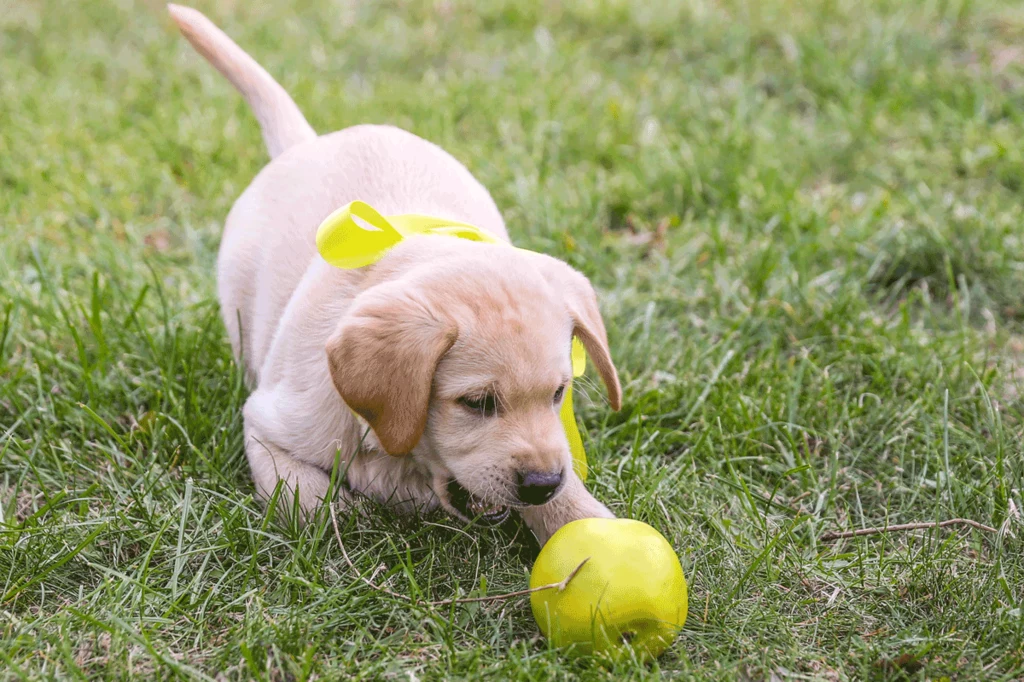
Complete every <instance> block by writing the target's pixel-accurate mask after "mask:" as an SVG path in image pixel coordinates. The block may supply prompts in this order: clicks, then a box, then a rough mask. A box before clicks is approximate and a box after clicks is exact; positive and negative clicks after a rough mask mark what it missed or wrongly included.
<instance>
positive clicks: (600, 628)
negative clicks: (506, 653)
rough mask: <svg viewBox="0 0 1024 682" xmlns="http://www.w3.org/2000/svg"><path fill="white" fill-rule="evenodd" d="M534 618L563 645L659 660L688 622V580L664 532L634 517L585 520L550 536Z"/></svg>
mask: <svg viewBox="0 0 1024 682" xmlns="http://www.w3.org/2000/svg"><path fill="white" fill-rule="evenodd" d="M584 561H586V563H584V564H583V566H582V567H581V568H580V569H579V571H578V572H577V573H576V575H575V576H573V577H572V579H571V580H569V582H568V584H566V585H565V587H564V588H562V589H559V588H558V587H555V588H551V589H547V590H540V591H538V592H534V593H532V594H531V595H530V605H531V606H532V607H533V617H534V618H535V619H536V620H537V625H539V626H540V631H541V632H542V633H544V636H545V637H548V638H549V639H550V640H551V641H552V642H553V643H554V644H555V645H556V646H559V647H567V646H571V647H572V650H573V651H575V652H579V653H583V654H603V655H606V656H610V657H612V658H616V659H617V658H620V657H621V656H623V655H628V653H629V651H630V650H632V651H633V652H635V653H636V655H637V656H639V657H641V658H647V657H651V658H655V657H657V656H658V655H660V654H661V653H662V652H663V651H664V650H665V649H666V648H667V647H668V645H669V644H671V643H672V641H673V640H674V639H675V638H676V635H677V634H678V633H679V630H681V629H682V627H683V624H684V623H685V622H686V609H687V599H686V578H685V577H684V576H683V567H682V565H680V563H679V557H678V556H676V553H675V550H674V549H672V545H670V544H669V542H668V540H666V539H665V538H664V537H663V536H662V535H661V533H659V532H658V531H656V530H655V529H654V528H651V527H650V526H649V525H647V524H646V523H642V522H640V521H633V520H631V519H581V520H579V521H573V522H571V523H568V524H566V525H565V526H562V528H560V529H559V530H558V531H557V532H556V533H555V534H554V535H552V536H551V539H550V540H548V541H547V543H546V544H545V545H544V547H543V548H542V549H541V551H540V555H539V556H538V557H537V562H536V563H535V564H534V565H533V571H532V572H531V573H530V587H531V588H536V587H540V586H542V585H551V584H556V583H561V582H562V581H564V580H565V579H566V578H567V577H568V576H569V575H571V574H572V572H573V571H574V570H575V569H576V568H577V567H579V566H580V564H581V562H584Z"/></svg>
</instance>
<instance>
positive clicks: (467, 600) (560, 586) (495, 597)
mask: <svg viewBox="0 0 1024 682" xmlns="http://www.w3.org/2000/svg"><path fill="white" fill-rule="evenodd" d="M327 506H328V507H329V508H330V510H331V524H332V525H333V526H334V538H335V539H336V540H337V541H338V547H340V548H341V556H342V557H343V558H344V559H345V563H346V564H348V567H349V568H351V569H352V572H353V573H355V574H356V577H357V578H359V579H360V580H361V581H362V582H363V583H364V584H365V585H366V586H367V587H369V588H371V589H373V590H376V591H377V592H382V593H383V594H386V595H388V596H389V597H394V598H395V599H400V600H402V601H404V602H408V603H410V604H425V605H427V606H451V605H452V604H471V603H474V602H486V601H501V600H503V599H515V598H516V597H525V596H527V595H530V594H533V593H534V592H541V591H543V590H553V589H557V590H558V591H559V592H561V591H563V590H564V589H565V588H566V587H568V586H569V583H570V582H571V581H572V579H573V578H575V577H576V575H577V574H578V573H579V572H580V569H582V568H583V566H584V564H586V563H587V562H588V561H590V557H587V558H586V559H584V560H583V561H581V562H580V563H579V566H577V567H576V568H574V569H572V572H571V573H569V575H567V576H565V579H564V580H561V581H559V582H557V583H551V584H550V585H540V586H539V587H531V588H530V589H528V590H519V591H517V592H507V593H505V594H492V595H487V596H486V597H463V598H461V599H441V600H439V601H421V600H419V599H415V598H413V597H410V596H409V595H407V594H401V593H399V592H395V591H393V590H389V589H388V588H386V587H383V586H381V585H377V584H376V583H374V582H373V581H372V580H370V579H369V578H367V577H366V576H364V575H363V574H362V573H360V572H359V569H358V568H356V565H355V564H354V563H353V562H352V559H350V558H349V556H348V552H347V551H346V550H345V543H344V542H342V541H341V531H340V530H338V517H337V515H336V514H335V512H334V505H333V504H328V505H327Z"/></svg>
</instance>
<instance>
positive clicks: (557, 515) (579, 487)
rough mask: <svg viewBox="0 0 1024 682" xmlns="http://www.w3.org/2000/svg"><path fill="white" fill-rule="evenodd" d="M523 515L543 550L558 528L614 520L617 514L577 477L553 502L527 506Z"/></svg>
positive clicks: (574, 477) (522, 512)
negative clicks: (588, 520)
mask: <svg viewBox="0 0 1024 682" xmlns="http://www.w3.org/2000/svg"><path fill="white" fill-rule="evenodd" d="M520 513H521V514H522V517H523V520H524V521H525V522H526V525H527V526H528V527H529V528H530V530H531V531H533V534H534V536H535V537H536V538H537V542H539V543H540V545H541V547H543V546H544V543H546V542H547V541H548V540H549V539H550V538H551V536H552V535H554V534H555V532H556V531H558V529H559V528H561V527H562V526H564V525H565V524H567V523H571V522H572V521H578V520H579V519H614V518H615V514H612V513H611V511H610V510H609V509H608V507H606V506H604V505H603V504H601V503H600V502H598V501H597V500H596V499H595V498H594V496H593V495H591V494H590V492H589V491H588V490H587V489H586V487H584V485H583V482H582V481H580V480H579V479H578V478H577V477H576V476H575V475H573V480H572V481H570V482H569V483H568V484H567V485H566V489H565V490H564V491H563V492H562V494H561V495H559V496H558V497H556V498H555V499H554V500H552V501H551V502H548V503H547V504H544V505H540V506H537V507H527V508H525V509H523V510H522V511H521V512H520Z"/></svg>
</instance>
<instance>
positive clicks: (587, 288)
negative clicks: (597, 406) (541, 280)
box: [543, 256, 622, 410]
mask: <svg viewBox="0 0 1024 682" xmlns="http://www.w3.org/2000/svg"><path fill="white" fill-rule="evenodd" d="M544 260H545V262H546V267H544V268H543V271H544V273H545V275H546V279H547V280H548V282H549V283H550V284H551V286H552V287H554V288H555V290H556V291H557V292H559V293H560V294H562V296H563V297H564V300H565V302H566V305H567V306H568V308H569V314H570V315H571V316H572V323H573V334H574V335H575V336H576V337H577V338H579V340H580V342H581V343H582V344H583V347H584V348H586V349H587V356H589V358H590V360H591V361H592V362H593V363H594V367H596V368H597V373H598V374H600V375H601V381H603V382H604V386H605V389H606V390H607V391H608V402H609V403H610V404H611V407H612V409H613V410H618V409H619V408H621V407H622V386H620V385H619V373H618V372H617V371H616V370H615V364H614V363H613V362H612V356H611V352H610V351H609V350H608V333H607V332H606V331H605V328H604V320H603V319H602V318H601V311H600V310H599V309H598V307H597V295H596V294H595V293H594V287H592V286H591V285H590V280H588V279H587V278H586V277H584V276H583V275H581V274H580V273H578V272H576V271H575V270H573V269H572V268H571V267H569V266H568V265H566V264H565V263H563V262H561V261H559V260H555V259H554V258H550V257H547V256H545V257H544Z"/></svg>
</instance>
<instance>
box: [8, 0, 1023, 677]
mask: <svg viewBox="0 0 1024 682" xmlns="http://www.w3.org/2000/svg"><path fill="white" fill-rule="evenodd" d="M267 4H268V3H262V2H260V3H226V2H225V3H214V2H212V0H204V1H203V2H201V3H200V7H201V8H202V9H204V10H205V11H207V12H208V13H209V14H210V16H211V17H212V18H213V19H214V20H215V21H217V22H218V23H220V24H221V25H222V26H223V27H224V28H225V29H226V30H227V31H228V32H229V33H230V34H231V35H233V36H234V37H235V38H236V39H237V40H238V41H239V42H240V43H241V44H242V45H243V46H244V47H246V48H247V49H248V50H250V51H251V52H252V53H253V54H254V55H255V56H256V57H257V59H259V60H260V61H261V62H262V63H263V64H264V65H266V67H267V68H268V69H269V70H270V71H271V72H272V73H274V74H275V75H277V76H278V77H279V79H280V80H281V81H282V83H283V84H284V85H285V87H286V88H287V89H288V90H289V91H290V92H291V93H292V94H293V95H294V97H295V99H296V101H297V102H298V103H299V105H300V107H301V108H302V109H303V110H304V111H305V112H306V114H307V116H308V118H309V120H310V122H311V123H312V124H313V126H314V127H315V128H316V129H317V130H320V131H328V130H332V129H337V128H342V127H345V126H348V125H351V124H355V123H361V122H390V123H394V124H397V125H399V126H402V127H405V128H408V129H410V130H412V131H413V132H416V133H417V134H420V135H422V136H424V137H426V138H428V139H430V140H433V141H435V142H438V143H439V144H441V145H442V146H444V147H445V148H447V149H448V150H449V151H451V152H452V153H453V154H454V155H455V156H456V157H457V158H459V159H460V160H462V161H463V162H464V163H466V164H467V165H468V166H469V168H470V169H471V170H472V171H473V172H474V173H475V174H476V175H477V177H478V178H480V179H481V181H482V182H483V183H484V184H485V185H486V186H487V187H488V188H490V189H491V191H492V192H493V194H494V196H495V198H496V200H497V202H498V204H499V206H500V207H501V208H502V210H503V211H504V214H505V216H506V219H507V221H508V224H509V228H510V232H511V233H512V234H513V236H514V238H515V239H516V240H517V241H518V243H519V244H520V245H523V246H526V247H529V248H533V249H536V250H541V251H545V252H548V253H551V254H553V255H556V256H559V257H562V258H565V259H566V260H568V261H569V262H570V263H572V264H573V265H575V266H576V267H578V268H580V269H581V270H583V271H584V272H585V273H587V274H588V275H589V276H590V277H591V279H592V281H593V282H594V283H595V286H596V287H597V288H598V290H599V292H600V296H601V298H602V306H603V309H604V312H605V319H606V322H607V325H608V328H609V333H610V337H611V342H612V346H613V351H614V356H615V358H616V360H617V362H618V365H619V369H620V372H621V375H622V379H623V384H624V388H625V401H624V403H625V404H624V408H623V410H622V411H621V412H619V413H612V412H610V411H609V410H608V409H607V407H606V405H605V404H604V402H603V399H602V398H601V391H600V390H599V389H598V387H597V385H596V382H595V381H594V380H593V379H591V380H589V381H588V384H587V390H586V391H585V392H586V393H588V394H589V395H590V396H591V398H592V400H591V401H589V402H587V401H586V400H583V401H582V402H583V409H582V410H581V417H582V420H583V423H584V437H585V439H586V440H587V441H588V442H589V452H590V455H591V460H592V465H593V470H592V471H593V477H592V483H591V485H592V487H593V489H594V491H595V493H596V495H597V496H598V497H599V498H600V499H602V500H604V501H605V502H606V503H607V504H608V505H609V506H610V507H611V508H612V509H613V510H614V511H615V512H616V513H617V514H619V515H622V516H630V517H634V518H638V519H641V520H644V521H646V522H648V523H651V524H652V525H654V526H655V527H657V528H659V529H660V530H662V531H663V532H664V533H665V534H666V536H667V537H668V538H669V539H670V541H671V542H672V543H673V545H674V546H675V547H676V549H677V550H678V552H679V554H680V556H681V557H682V561H683V565H684V568H685V570H686V573H687V575H688V577H689V579H690V582H691V588H692V591H691V602H690V607H691V611H690V618H689V621H688V623H687V626H686V629H685V630H684V632H683V634H682V635H681V637H680V638H679V640H678V641H677V642H676V643H675V645H674V646H673V647H672V649H671V650H670V651H669V652H668V653H667V654H666V655H665V656H664V657H663V658H662V659H660V660H659V661H658V662H657V663H656V664H654V665H653V666H644V665H641V664H636V663H628V662H627V663H623V664H620V665H619V666H618V667H616V668H614V669H609V668H605V667H603V666H601V665H599V664H597V663H595V662H592V661H586V660H570V659H566V658H565V657H564V656H563V655H561V654H559V653H558V652H557V651H553V650H549V649H548V647H547V646H546V645H545V643H544V641H543V640H542V639H541V638H540V637H539V635H538V633H537V630H536V626H535V625H534V623H533V620H532V617H531V615H530V612H529V608H528V605H527V603H526V602H524V601H512V602H504V603H496V604H485V605H473V606H465V607H456V608H443V609H440V608H429V607H414V608H411V607H409V606H407V605H406V604H404V603H402V602H400V601H397V600H395V599H393V598H391V597H388V596H386V595H381V594H378V593H375V592H373V591H371V590H369V589H367V588H366V587H365V586H363V585H362V584H361V583H360V582H358V581H357V580H356V579H355V578H354V577H353V575H352V572H351V571H350V570H349V568H348V567H347V566H346V564H345V563H344V561H343V559H342V556H341V554H340V552H339V549H338V547H337V546H336V543H335V541H334V539H333V531H332V530H331V529H330V523H329V522H328V521H326V520H322V522H321V523H317V524H313V525H312V526H311V527H309V528H307V529H305V530H302V531H299V530H295V529H289V528H286V527H283V526H282V525H281V524H279V523H277V522H275V521H274V520H273V519H272V518H268V517H267V516H266V514H265V512H264V511H263V510H262V508H261V506H260V505H259V504H258V503H256V502H255V501H254V499H253V489H252V486H251V483H250V481H249V478H248V473H247V469H246V464H245V460H244V456H243V453H242V429H241V419H240V408H241V405H242V403H243V402H244V399H245V396H246V389H245V387H244V385H243V383H242V380H241V376H240V372H239V370H238V368H237V366H236V365H235V364H234V363H233V361H232V359H231V355H230V351H229V348H228V345H227V342H226V338H225V334H224V331H223V328H222V326H221V323H220V320H219V317H218V312H217V309H216V301H215V297H214V286H215V267H214V263H215V255H216V249H217V244H218V240H219V235H220V226H221V224H222V221H223V218H224V216H225V215H226V213H227V211H228V209H229V207H230V206H231V203H232V201H233V200H234V199H235V198H236V197H237V195H238V194H239V193H240V192H241V191H242V189H243V188H244V187H245V186H246V184H247V183H248V182H249V181H250V179H251V178H252V177H253V175H254V174H255V173H256V172H257V171H258V170H259V169H260V168H261V166H262V165H263V164H264V163H265V162H266V154H265V151H264V149H263V146H262V143H261V140H260V136H259V131H258V128H257V126H256V124H255V122H254V120H253V119H252V117H251V115H250V114H249V112H248V111H247V110H246V108H245V105H244V104H243V103H242V101H241V99H240V97H238V96H237V94H236V93H235V92H234V91H232V90H231V89H230V87H229V86H228V85H227V84H226V83H225V82H224V81H223V80H222V79H221V78H220V77H219V76H218V75H217V74H215V72H214V71H213V70H212V69H211V68H210V67H209V66H208V65H207V64H205V63H204V62H203V61H202V60H201V59H200V58H199V57H198V56H197V55H195V54H194V53H193V51H192V50H191V48H190V47H189V46H188V45H187V44H186V43H185V42H184V40H182V39H180V38H179V37H178V35H177V34H176V32H175V31H174V30H172V28H171V25H170V23H169V21H168V19H167V18H166V16H165V14H164V12H163V8H162V6H161V4H160V3H158V2H133V1H132V0H117V1H115V0H105V1H103V2H77V3H71V2H64V3H58V2H53V1H49V2H45V3H39V2H32V1H30V0H13V2H8V3H6V4H5V5H4V9H3V11H2V12H0V679H3V680H7V679H12V680H14V679H46V678H52V679H56V678H91V679H104V680H106V679H123V678H127V677H129V676H133V675H139V676H141V675H147V676H151V677H154V678H157V679H164V678H172V677H180V678H218V679H251V678H258V679H266V680H286V679H288V680H290V679H296V680H298V679H311V678H312V677H313V676H316V677H317V678H318V679H338V678H349V677H351V678H358V679H368V680H369V679H374V680H375V679H397V680H428V679H479V678H489V679H495V680H505V679H524V680H527V679H529V680H541V679H552V678H558V679H608V680H611V679H623V678H626V677H633V678H643V677H647V676H657V675H658V674H661V675H664V676H673V677H679V678H684V679H685V678H689V679H701V680H703V679H723V680H730V679H748V680H769V679H771V680H777V679H821V680H836V679H851V680H852V679H858V680H859V679H940V678H942V677H949V678H952V679H963V680H977V679H1021V678H1022V677H1024V607H1022V604H1021V602H1022V598H1024V544H1022V538H1024V524H1022V523H1021V522H1020V521H1019V517H1015V515H1014V510H1015V509H1016V510H1020V509H1022V508H1024V500H1022V489H1024V454H1022V453H1024V398H1022V395H1024V369H1022V367H1024V230H1022V225H1024V210H1022V205H1021V204H1022V202H1021V200H1022V192H1024V144H1022V140H1024V52H1021V51H1020V47H1019V46H1020V45H1022V44H1024V11H1022V10H1021V7H1020V4H1019V3H1013V2H1004V3H999V2H995V1H994V0H974V1H971V0H936V1H934V2H918V1H916V0H915V1H911V0H871V1H867V0H865V1H863V2H860V1H855V0H815V1H813V2H797V1H796V0H789V1H786V0H761V1H759V2H758V1H751V2H741V1H739V0H693V1H692V2H685V3H684V2H674V1H672V2H670V1H668V0H652V1H651V2H642V3H641V2H636V3H634V2H629V1H627V0H604V1H601V0H583V1H581V2H546V3H529V2H512V1H506V2H502V1H491V2H486V3H484V2H474V1H472V0H439V1H438V2H435V3H432V4H431V3H426V4H424V3H401V2H397V1H390V2H383V3H374V2H334V3H328V2H318V3H310V2H298V3H296V2H291V3H286V2H274V3H269V4H272V5H273V6H272V7H264V5H267ZM257 7H259V9H257ZM369 511H370V512H371V513H370V514H369V515H368V516H367V517H365V518H357V517H354V516H353V517H347V518H346V517H343V518H342V519H341V524H342V532H343V534H344V536H345V541H346V546H347V547H348V549H349V552H350V553H351V555H352V556H353V559H354V561H355V562H356V564H357V565H358V566H359V568H360V570H362V571H364V572H366V573H370V572H373V571H378V570H379V573H378V574H377V579H378V580H380V581H384V582H386V583H387V585H388V586H390V587H391V588H392V589H394V590H397V591H401V592H410V593H415V594H417V595H422V596H424V597H428V598H432V599H442V598H446V597H450V596H452V595H467V594H471V593H476V594H478V593H480V591H481V590H482V589H483V587H482V586H483V584H486V590H487V591H488V592H490V593H496V592H499V591H502V592H504V591H510V590H515V589H521V588H523V587H524V586H525V583H526V581H527V576H528V572H529V569H530V566H531V562H532V560H533V557H534V556H535V553H536V548H535V547H534V546H532V545H531V543H530V542H528V541H527V539H526V537H525V534H524V531H523V530H522V529H520V530H519V531H518V532H516V531H511V532H502V531H489V530H481V529H477V528H469V529H464V528H461V527H459V525H458V524H455V523H453V522H452V521H451V520H449V519H447V518H445V517H442V516H437V517H431V518H425V519H403V518H399V517H396V516H393V515H391V514H389V513H388V512H387V511H385V510H375V509H370V510H369ZM954 517H969V518H972V519H975V520H977V521H980V522H982V523H985V524H988V525H991V526H995V527H997V528H1000V529H1001V532H1000V534H998V535H990V534H985V533H982V532H979V531H974V530H969V529H963V528H961V529H956V528H954V529H946V530H941V531H935V532H915V533H901V534H888V535H879V536H874V537H868V538H859V539H856V540H844V541H839V542H834V543H823V542H821V541H820V540H819V539H818V538H819V537H820V536H821V535H822V534H823V533H825V532H828V531H830V530H842V529H854V528H861V527H867V526H878V525H883V524H886V523H890V524H891V523H902V522H910V521H933V520H944V519H949V518H954ZM219 676H223V677H219Z"/></svg>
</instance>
